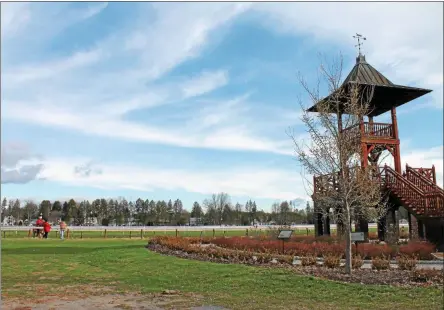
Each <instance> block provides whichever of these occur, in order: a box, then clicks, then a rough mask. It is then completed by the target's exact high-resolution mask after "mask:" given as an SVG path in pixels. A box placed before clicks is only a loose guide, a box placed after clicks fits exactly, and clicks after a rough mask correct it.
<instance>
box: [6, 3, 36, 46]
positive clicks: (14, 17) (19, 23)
mask: <svg viewBox="0 0 444 310" xmlns="http://www.w3.org/2000/svg"><path fill="white" fill-rule="evenodd" d="M30 15H31V12H30V10H29V4H28V3H26V2H19V3H13V2H2V3H1V29H2V32H1V36H2V38H5V37H8V36H13V35H15V34H17V32H19V31H20V30H21V29H23V28H24V27H25V26H26V24H27V22H28V21H29V19H30Z"/></svg>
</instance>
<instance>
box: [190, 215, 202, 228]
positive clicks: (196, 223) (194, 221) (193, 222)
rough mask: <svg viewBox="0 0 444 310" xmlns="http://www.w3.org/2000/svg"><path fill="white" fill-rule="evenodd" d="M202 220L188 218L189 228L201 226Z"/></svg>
mask: <svg viewBox="0 0 444 310" xmlns="http://www.w3.org/2000/svg"><path fill="white" fill-rule="evenodd" d="M202 222H203V220H202V218H200V217H190V226H199V225H202Z"/></svg>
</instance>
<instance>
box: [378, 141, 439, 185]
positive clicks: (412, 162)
mask: <svg viewBox="0 0 444 310" xmlns="http://www.w3.org/2000/svg"><path fill="white" fill-rule="evenodd" d="M386 153H387V152H386ZM443 158H444V154H443V146H442V145H441V146H436V147H432V148H430V149H425V150H419V149H417V150H415V149H410V150H405V151H404V150H403V149H401V164H402V168H403V170H404V169H405V165H406V164H408V165H409V166H410V167H413V168H432V166H433V165H435V171H436V182H437V184H438V185H439V186H441V187H443V171H444V165H443ZM384 163H387V165H390V166H391V167H394V162H393V157H392V156H387V157H385V158H384V160H383V161H382V164H384Z"/></svg>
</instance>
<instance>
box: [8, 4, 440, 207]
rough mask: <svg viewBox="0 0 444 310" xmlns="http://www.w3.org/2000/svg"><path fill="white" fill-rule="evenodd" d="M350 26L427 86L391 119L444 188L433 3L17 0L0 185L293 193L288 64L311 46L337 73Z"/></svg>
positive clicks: (292, 77)
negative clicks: (36, 0) (395, 119)
mask: <svg viewBox="0 0 444 310" xmlns="http://www.w3.org/2000/svg"><path fill="white" fill-rule="evenodd" d="M332 13H333V14H332ZM356 32H358V33H361V34H363V35H364V36H365V37H366V38H367V40H366V41H365V42H364V46H363V53H364V54H365V56H366V59H367V61H368V62H369V63H370V64H371V65H372V66H373V67H375V68H376V69H377V70H379V71H380V72H381V73H382V74H384V75H385V76H386V77H387V78H388V79H389V80H391V81H392V82H393V83H395V84H402V85H407V86H415V87H422V88H428V89H431V90H433V92H431V93H430V94H427V95H425V96H423V97H421V98H419V99H417V100H414V101H412V102H410V103H408V104H406V105H405V106H402V107H400V108H398V110H397V111H398V112H397V114H398V126H399V131H400V139H401V156H402V164H403V165H405V164H406V163H408V164H409V165H410V166H413V167H421V166H422V167H431V166H432V165H433V164H434V165H435V167H436V170H437V172H438V182H439V183H440V184H441V185H442V180H443V179H442V177H443V174H442V171H443V114H442V113H443V4H442V3H436V2H435V3H430V2H429V3H421V2H417V3H413V2H404V3H400V2H398V3H396V2H392V3H378V2H374V3H356V2H355V3H346V2H341V3H307V2H303V3H185V2H184V3H159V2H157V3H137V2H133V3H122V2H120V3H115V2H111V3H105V2H89V3H88V2H77V3H70V2H59V3H49V2H48V3H24V2H21V3H2V4H1V126H2V128H1V129H2V130H1V183H2V184H1V192H2V196H7V197H14V198H20V199H30V198H31V199H36V200H41V199H51V200H54V199H69V198H71V197H73V198H77V199H95V198H100V197H118V196H121V197H125V198H126V199H131V200H136V199H137V198H139V197H141V198H142V199H154V200H158V199H164V200H168V199H177V198H179V199H181V200H182V201H183V203H184V206H185V208H187V209H191V207H192V204H193V202H194V201H198V202H201V201H202V200H203V199H205V198H207V197H209V196H210V195H211V194H212V193H218V192H226V193H228V194H230V196H231V200H232V202H233V203H235V202H237V201H239V202H240V203H245V202H246V201H247V200H248V199H253V200H255V201H256V203H257V205H258V207H259V209H264V210H270V207H271V204H272V203H273V202H274V201H282V200H293V199H295V200H297V201H299V202H300V203H301V206H304V205H305V203H304V201H305V200H308V199H309V194H310V189H309V188H307V186H308V185H307V181H306V178H307V175H304V174H303V171H302V169H301V166H300V164H299V163H298V162H297V160H296V159H295V156H294V151H293V150H294V147H293V145H292V141H291V139H290V138H289V137H288V135H287V134H286V130H287V129H288V128H292V129H293V130H294V132H295V134H296V135H297V137H300V138H301V139H302V138H303V137H304V136H306V131H305V128H304V126H303V124H302V122H301V119H300V116H301V108H300V106H299V103H298V98H302V99H303V100H304V98H305V99H307V98H306V96H305V95H304V90H303V89H302V88H301V86H300V84H299V82H298V73H300V74H302V75H303V76H304V77H305V79H306V80H307V82H308V83H309V84H310V85H313V83H315V78H316V72H317V69H318V67H319V53H321V54H322V55H324V56H326V57H327V58H329V59H332V58H333V57H336V56H337V55H338V54H339V53H341V54H342V55H343V57H344V72H345V73H348V72H349V71H350V70H351V68H352V67H353V65H354V63H355V57H356V56H357V50H356V47H355V44H356V42H355V40H354V39H353V35H354V34H355V33H356ZM344 77H345V76H344ZM313 86H314V85H313ZM325 95H327V93H325ZM304 96H305V97H304ZM309 103H310V102H307V105H309ZM388 117H389V113H387V115H383V116H381V118H380V119H381V120H382V121H384V120H385V121H387V120H389V118H388Z"/></svg>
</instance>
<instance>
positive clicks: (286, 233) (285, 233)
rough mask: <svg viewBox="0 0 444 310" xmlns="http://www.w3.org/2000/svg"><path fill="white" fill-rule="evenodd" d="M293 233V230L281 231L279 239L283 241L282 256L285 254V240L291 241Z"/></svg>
mask: <svg viewBox="0 0 444 310" xmlns="http://www.w3.org/2000/svg"><path fill="white" fill-rule="evenodd" d="M292 233H293V230H291V229H283V230H280V231H279V235H278V239H280V240H282V254H284V253H285V240H288V239H290V238H291V234H292Z"/></svg>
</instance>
